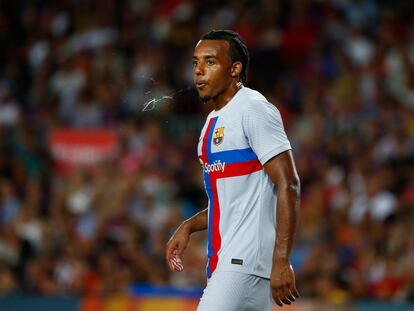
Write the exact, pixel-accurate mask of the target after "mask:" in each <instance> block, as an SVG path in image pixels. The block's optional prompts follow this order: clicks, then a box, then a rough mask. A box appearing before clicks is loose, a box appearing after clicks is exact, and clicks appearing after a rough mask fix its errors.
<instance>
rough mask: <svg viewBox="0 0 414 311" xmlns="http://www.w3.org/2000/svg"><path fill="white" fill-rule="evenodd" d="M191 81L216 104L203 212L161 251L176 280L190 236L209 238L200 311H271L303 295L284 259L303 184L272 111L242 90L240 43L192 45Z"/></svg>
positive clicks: (206, 154) (221, 37)
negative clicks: (204, 234)
mask: <svg viewBox="0 0 414 311" xmlns="http://www.w3.org/2000/svg"><path fill="white" fill-rule="evenodd" d="M193 65H194V81H195V84H196V87H197V90H198V94H199V96H200V98H201V100H202V101H203V102H205V103H209V104H212V106H213V108H214V110H212V111H211V113H210V114H209V115H208V117H207V121H206V124H205V125H204V127H203V129H202V131H201V136H200V140H199V143H198V157H199V159H200V162H201V166H202V169H203V173H204V183H205V187H206V192H207V195H208V199H209V205H208V208H206V209H205V210H203V211H201V212H199V213H198V214H196V215H195V216H193V217H191V218H189V219H187V220H186V221H184V222H183V223H182V224H181V225H180V226H179V228H178V229H177V230H176V232H175V233H174V234H173V236H172V237H171V239H170V240H169V241H168V243H167V248H166V260H167V263H168V265H169V267H170V270H171V271H181V270H182V269H183V265H182V255H183V252H184V250H185V249H186V247H187V245H188V243H189V240H190V235H191V234H192V233H193V232H196V231H200V230H205V229H208V263H207V278H208V281H207V286H206V288H205V289H204V292H203V296H202V298H201V299H200V303H199V305H198V309H197V310H198V311H242V310H258V311H259V310H260V311H268V310H270V308H271V301H272V298H273V300H274V301H275V303H276V304H278V305H279V306H282V305H283V304H291V303H292V302H293V301H295V299H296V298H297V297H298V296H299V295H298V292H297V290H296V286H295V275H294V271H293V269H292V266H291V264H290V259H289V257H290V252H291V249H292V244H293V239H294V235H295V231H296V223H297V217H298V216H297V215H298V208H299V195H300V182H299V178H298V174H297V172H296V168H295V164H294V160H293V157H292V153H291V146H290V143H289V140H288V139H287V137H286V134H285V130H284V127H283V123H282V119H281V116H280V113H279V111H278V110H277V108H276V107H275V106H273V105H272V104H270V103H269V102H268V101H267V100H266V98H265V97H264V96H263V95H261V94H260V93H259V92H257V91H255V90H252V89H250V88H248V87H246V86H244V85H245V84H246V80H247V69H248V65H249V54H248V51H247V48H246V45H245V43H244V40H243V39H242V38H241V37H240V36H239V34H237V33H235V32H233V31H229V30H217V31H211V32H209V33H207V34H205V35H204V36H203V37H202V39H201V40H200V41H199V42H198V43H197V45H196V47H195V50H194V55H193Z"/></svg>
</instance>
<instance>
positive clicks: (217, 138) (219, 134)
mask: <svg viewBox="0 0 414 311" xmlns="http://www.w3.org/2000/svg"><path fill="white" fill-rule="evenodd" d="M223 139H224V127H218V128H216V130H215V131H214V134H213V143H214V144H215V145H216V146H218V145H220V144H221V143H222V142H223Z"/></svg>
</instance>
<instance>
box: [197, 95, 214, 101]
mask: <svg viewBox="0 0 414 311" xmlns="http://www.w3.org/2000/svg"><path fill="white" fill-rule="evenodd" d="M198 96H199V97H200V100H201V101H202V102H203V103H206V102H208V101H209V100H210V99H211V98H212V97H211V96H210V95H203V94H200V93H198Z"/></svg>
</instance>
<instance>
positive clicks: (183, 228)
mask: <svg viewBox="0 0 414 311" xmlns="http://www.w3.org/2000/svg"><path fill="white" fill-rule="evenodd" d="M207 225H208V209H207V208H206V209H205V210H202V211H201V212H199V213H197V214H195V215H194V216H193V217H191V218H189V219H187V220H185V221H184V222H183V223H182V224H181V225H180V226H179V227H178V229H177V230H176V231H175V232H174V234H173V235H172V237H171V238H170V240H169V241H168V242H167V248H166V251H165V258H166V260H167V264H168V267H169V268H170V270H171V271H178V272H180V271H182V270H183V265H182V258H183V253H184V250H185V249H186V248H187V245H188V242H189V241H190V235H191V234H192V233H194V232H197V231H202V230H206V229H207Z"/></svg>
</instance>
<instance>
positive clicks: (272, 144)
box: [242, 101, 292, 165]
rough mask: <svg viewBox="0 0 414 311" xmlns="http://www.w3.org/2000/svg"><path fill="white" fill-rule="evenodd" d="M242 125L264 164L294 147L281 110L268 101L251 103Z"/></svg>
mask: <svg viewBox="0 0 414 311" xmlns="http://www.w3.org/2000/svg"><path fill="white" fill-rule="evenodd" d="M242 126H243V131H244V134H245V136H246V137H247V139H248V141H249V145H250V147H251V148H252V149H253V151H254V152H255V153H256V155H257V157H258V159H259V161H260V163H261V164H262V165H264V164H265V163H266V162H267V161H269V160H270V159H271V158H273V157H274V156H276V155H278V154H280V153H282V152H284V151H286V150H289V149H292V147H291V146H290V142H289V140H288V138H287V136H286V133H285V129H284V126H283V122H282V117H281V115H280V112H279V110H278V109H277V108H276V107H275V106H273V105H272V104H270V103H268V102H265V101H255V102H254V103H251V104H250V105H249V106H248V107H247V108H246V110H245V111H244V113H243V119H242Z"/></svg>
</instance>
